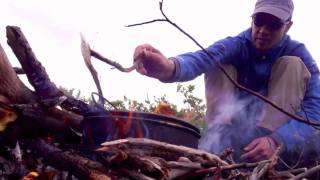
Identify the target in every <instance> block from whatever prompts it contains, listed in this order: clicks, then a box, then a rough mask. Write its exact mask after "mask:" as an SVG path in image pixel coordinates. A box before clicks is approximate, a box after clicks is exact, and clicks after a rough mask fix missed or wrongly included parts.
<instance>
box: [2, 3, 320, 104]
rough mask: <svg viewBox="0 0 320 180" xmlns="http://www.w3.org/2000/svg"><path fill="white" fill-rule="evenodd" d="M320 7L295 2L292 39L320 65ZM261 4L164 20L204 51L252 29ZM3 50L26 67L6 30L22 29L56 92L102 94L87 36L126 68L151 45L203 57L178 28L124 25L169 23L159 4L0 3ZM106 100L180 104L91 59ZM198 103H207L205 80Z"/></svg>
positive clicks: (182, 11)
mask: <svg viewBox="0 0 320 180" xmlns="http://www.w3.org/2000/svg"><path fill="white" fill-rule="evenodd" d="M319 2H320V1H319V0H307V1H305V0H295V1H294V3H295V11H294V16H293V21H294V24H293V26H292V28H291V29H290V31H289V35H291V37H292V38H293V39H296V40H298V41H300V42H303V43H305V45H306V46H307V48H308V49H309V51H310V52H311V54H312V55H313V57H314V58H315V59H316V60H317V61H318V62H320V38H319V32H320V27H319V24H317V23H318V21H319V20H318V19H317V17H319V16H320V15H319V14H320V13H319ZM254 3H255V0H187V1H186V0H165V2H164V7H163V9H164V12H165V13H166V15H167V16H168V17H169V18H170V19H171V20H172V21H174V22H175V23H177V24H178V25H179V26H180V27H181V28H183V29H184V30H185V31H187V32H188V33H189V34H190V35H192V36H193V37H194V38H195V39H197V40H198V41H199V42H200V44H202V45H203V46H204V47H207V46H209V45H210V44H212V43H213V42H215V41H217V40H219V39H221V38H224V37H226V36H234V35H237V34H238V33H240V32H241V31H243V30H245V29H246V28H248V27H249V26H250V23H251V19H250V15H251V13H252V11H253V7H254ZM0 17H1V21H0V43H1V45H2V46H3V47H4V49H5V51H6V53H7V55H8V56H9V59H10V62H11V63H12V64H13V66H19V63H18V62H17V60H16V58H15V56H14V55H13V54H12V51H11V49H10V47H8V45H7V44H6V34H5V27H6V26H7V25H15V26H19V27H20V28H21V29H22V31H23V32H24V34H25V36H26V37H27V39H28V41H29V43H30V44H31V47H32V48H33V51H34V53H35V54H36V56H37V58H38V59H39V61H40V62H41V63H42V64H43V66H44V67H45V68H46V70H47V73H48V74H49V76H50V78H51V80H52V81H53V82H54V83H55V84H56V85H57V86H63V87H66V88H69V89H71V88H74V89H76V90H78V89H79V90H81V92H82V94H83V95H86V96H87V97H89V96H90V93H91V92H96V87H95V85H94V82H93V80H92V77H91V75H90V73H89V71H88V70H87V68H86V66H85V64H84V61H83V58H82V56H81V51H80V35H79V34H80V32H81V33H83V34H84V36H85V37H86V39H87V41H88V43H89V44H90V45H91V47H92V48H93V49H95V50H96V51H97V52H99V53H101V54H102V55H104V56H105V57H108V58H110V59H112V60H114V61H117V62H118V63H120V64H122V65H123V66H126V67H128V66H131V64H132V54H133V51H134V48H135V47H136V46H137V45H139V44H143V43H149V44H152V45H153V46H155V47H156V48H158V49H159V50H161V51H162V52H163V54H165V55H166V56H168V57H169V56H174V55H177V54H179V53H183V52H188V51H195V50H197V49H199V48H198V47H197V46H196V45H195V44H194V43H193V42H192V41H191V40H190V39H188V38H187V37H186V36H184V35H183V34H182V33H181V32H179V31H178V30H176V29H175V28H174V27H173V26H171V25H169V24H167V23H164V22H157V23H153V24H149V25H143V26H138V27H131V28H127V27H125V25H128V24H134V23H139V22H144V21H148V20H153V19H158V18H162V16H161V13H160V10H159V0H27V1H26V0H1V3H0ZM92 61H93V64H94V66H95V68H96V70H97V71H98V74H99V78H100V82H101V84H102V88H103V91H104V94H105V96H106V98H107V99H109V100H115V99H121V98H122V96H124V95H125V96H127V97H128V98H130V99H137V100H144V99H146V97H147V96H149V98H152V97H153V96H157V97H160V96H162V95H164V94H166V95H167V97H168V99H169V100H170V101H172V102H175V103H177V104H179V103H181V98H179V97H180V95H179V94H178V93H176V84H175V83H173V84H164V83H161V82H159V81H158V80H154V79H150V78H147V77H145V76H141V75H139V74H138V73H136V72H131V73H122V72H119V71H118V70H115V69H111V67H110V66H109V65H107V64H104V63H101V62H100V61H99V60H96V59H94V58H93V59H92ZM186 84H196V95H198V96H199V97H203V94H204V93H203V77H202V76H200V77H198V78H197V79H196V80H194V81H191V82H188V83H186Z"/></svg>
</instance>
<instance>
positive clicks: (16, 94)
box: [0, 44, 36, 103]
mask: <svg viewBox="0 0 320 180" xmlns="http://www.w3.org/2000/svg"><path fill="white" fill-rule="evenodd" d="M0 82H1V83H0V96H1V95H2V98H1V99H5V101H7V102H10V103H28V102H32V101H34V100H35V99H36V96H35V94H34V93H33V92H32V91H31V90H30V89H29V88H28V87H27V86H26V85H24V84H23V82H22V81H21V80H20V79H19V77H18V76H17V74H16V72H15V71H14V70H13V68H12V66H11V64H10V62H9V60H8V57H7V55H6V53H5V52H4V49H3V48H2V46H1V44H0Z"/></svg>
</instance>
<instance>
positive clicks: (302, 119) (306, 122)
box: [127, 0, 320, 127]
mask: <svg viewBox="0 0 320 180" xmlns="http://www.w3.org/2000/svg"><path fill="white" fill-rule="evenodd" d="M159 4H160V11H161V13H162V15H163V16H164V18H165V19H155V20H151V21H147V22H143V23H136V24H132V25H127V27H133V26H137V25H143V24H149V23H152V22H159V21H161V22H162V21H166V22H168V23H170V24H171V25H173V26H174V27H175V28H177V29H178V30H179V31H180V32H182V33H183V34H184V35H186V36H187V37H188V38H190V39H191V40H192V41H193V42H194V43H195V44H196V45H197V46H198V47H200V49H201V50H203V52H204V53H206V54H207V55H208V57H209V58H210V59H212V60H213V62H214V63H215V64H216V65H217V67H218V68H219V69H220V70H221V71H222V72H223V73H224V74H225V75H226V77H227V78H228V79H229V80H230V81H231V83H232V84H233V85H234V86H235V87H237V88H238V89H240V90H243V91H246V92H247V93H249V94H251V95H254V96H256V97H258V98H260V99H261V100H263V101H264V102H266V103H268V104H270V105H271V106H272V107H274V108H276V109H277V110H279V111H280V112H282V113H284V114H286V115H287V116H289V117H291V118H293V119H295V120H297V121H299V122H302V123H305V124H308V125H311V126H313V127H320V123H318V122H315V120H309V121H307V120H305V119H304V118H303V117H300V116H297V115H295V114H292V113H290V112H288V111H286V110H284V109H283V108H281V107H279V106H278V105H276V104H275V103H274V102H273V101H271V100H270V99H268V98H267V97H264V96H263V95H261V94H259V93H257V92H255V91H253V90H251V89H248V88H246V87H244V86H242V85H240V84H239V83H238V82H237V81H235V80H234V79H233V78H232V77H231V76H230V75H229V74H228V73H227V71H226V70H225V69H224V68H223V67H222V65H221V63H220V62H219V61H216V60H215V58H214V57H213V55H212V54H210V53H209V52H208V51H207V50H206V49H205V48H204V47H203V46H202V45H201V44H200V43H199V42H198V41H197V40H195V39H194V38H193V37H192V36H191V35H190V34H188V33H187V32H185V31H184V30H183V29H182V28H180V27H179V26H178V25H177V24H176V23H174V22H172V21H171V20H170V19H169V18H168V17H167V16H166V15H165V13H164V12H163V9H162V7H163V0H162V1H161V2H159Z"/></svg>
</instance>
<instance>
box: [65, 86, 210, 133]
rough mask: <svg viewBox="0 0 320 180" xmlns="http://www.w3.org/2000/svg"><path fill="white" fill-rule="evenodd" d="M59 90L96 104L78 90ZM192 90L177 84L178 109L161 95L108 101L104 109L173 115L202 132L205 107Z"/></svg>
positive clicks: (191, 87)
mask: <svg viewBox="0 0 320 180" xmlns="http://www.w3.org/2000/svg"><path fill="white" fill-rule="evenodd" d="M59 88H60V90H61V91H63V92H64V93H65V94H66V95H69V96H73V97H75V98H76V99H79V100H82V101H84V102H86V103H89V104H94V103H95V102H96V100H95V99H93V97H91V98H86V97H84V96H82V95H81V92H80V90H78V91H77V92H75V90H74V89H70V90H68V89H66V88H63V87H59ZM194 90H195V85H182V84H181V83H178V84H177V92H178V93H179V94H182V95H183V104H184V106H183V107H181V108H178V106H177V105H176V104H174V103H172V102H170V101H169V100H168V99H167V96H166V95H163V96H161V97H153V99H152V100H150V98H149V97H147V98H146V99H145V100H144V102H138V101H137V100H132V99H130V98H128V97H126V96H123V99H121V100H115V101H111V102H109V101H108V103H106V109H117V110H122V111H140V112H151V113H161V114H166V115H173V116H176V117H178V118H180V119H182V120H185V121H187V122H189V123H191V124H193V125H195V126H197V127H198V128H199V129H200V130H201V131H202V132H203V131H205V130H206V127H207V126H206V123H205V121H204V116H205V109H206V106H205V105H204V103H203V100H202V99H201V98H198V97H196V96H195V95H194ZM109 103H110V104H111V105H110V104H109ZM164 108H166V111H163V110H161V109H164Z"/></svg>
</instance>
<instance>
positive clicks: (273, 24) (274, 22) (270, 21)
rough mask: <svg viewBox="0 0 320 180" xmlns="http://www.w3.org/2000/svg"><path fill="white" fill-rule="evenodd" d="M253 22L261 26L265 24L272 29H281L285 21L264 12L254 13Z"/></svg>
mask: <svg viewBox="0 0 320 180" xmlns="http://www.w3.org/2000/svg"><path fill="white" fill-rule="evenodd" d="M253 23H254V25H255V26H257V27H262V26H264V25H266V26H267V27H268V28H270V29H271V30H273V31H276V30H279V29H281V28H282V27H283V26H284V25H285V24H287V23H286V22H283V21H281V20H280V19H278V18H276V17H272V16H270V15H269V16H268V15H264V14H256V15H254V16H253Z"/></svg>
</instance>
